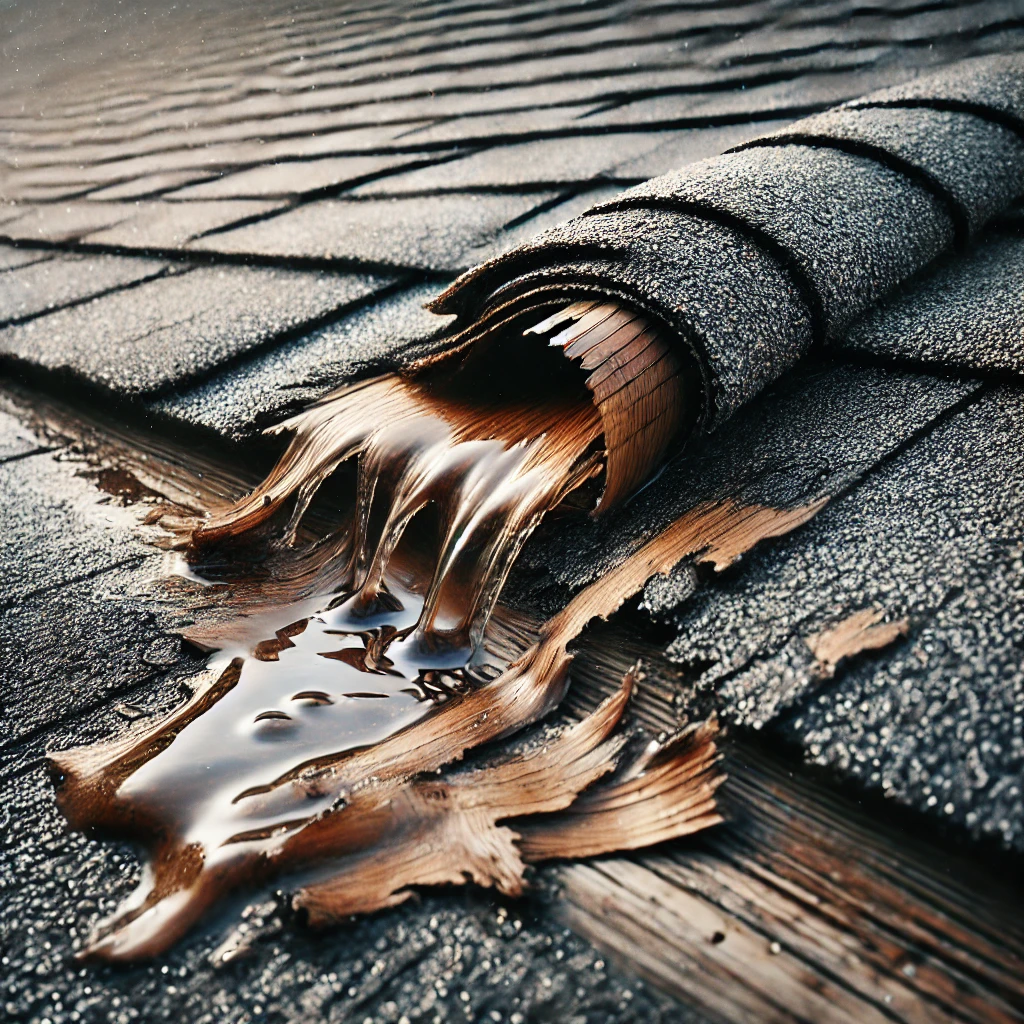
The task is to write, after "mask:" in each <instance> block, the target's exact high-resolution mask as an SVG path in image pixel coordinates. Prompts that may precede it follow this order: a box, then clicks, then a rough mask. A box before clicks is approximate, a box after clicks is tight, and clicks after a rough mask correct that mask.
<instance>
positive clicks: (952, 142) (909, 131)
mask: <svg viewBox="0 0 1024 1024" xmlns="http://www.w3.org/2000/svg"><path fill="white" fill-rule="evenodd" d="M787 142H794V143H807V144H812V145H813V144H817V145H842V144H844V143H846V144H850V145H852V146H853V149H854V151H855V152H856V151H858V150H859V151H861V152H862V153H863V154H864V155H865V156H869V157H872V156H875V155H877V156H878V158H879V159H881V160H883V161H884V160H886V159H889V160H892V161H894V162H895V165H896V169H897V170H901V171H902V170H904V168H906V169H907V170H912V171H916V172H919V173H920V175H921V179H919V180H920V181H923V183H925V185H926V187H929V188H932V189H934V191H935V193H936V194H937V195H938V196H939V197H940V198H942V199H943V200H944V201H945V202H947V203H948V204H949V205H950V206H951V207H952V212H953V213H954V217H955V220H956V221H957V224H958V226H960V225H961V224H962V226H963V235H964V236H969V235H973V234H975V233H976V232H977V231H979V230H980V229H981V228H982V227H984V225H985V224H986V223H987V222H988V221H989V220H990V219H991V218H992V216H993V215H995V214H996V213H998V212H999V211H1000V210H1001V209H1003V208H1004V207H1005V206H1006V205H1007V204H1008V203H1010V202H1011V201H1012V200H1013V199H1015V198H1016V197H1017V196H1018V195H1020V194H1021V192H1022V191H1024V140H1022V139H1021V138H1020V137H1019V136H1018V135H1016V134H1015V133H1014V132H1012V131H1010V130H1009V129H1008V128H1004V127H1003V126H1002V125H998V124H993V123H992V122H991V121H985V120H984V119H982V118H980V117H977V116H975V115H974V114H969V113H966V112H963V111H945V110H930V109H928V108H913V109H910V110H894V109H891V108H886V107H866V108H851V107H841V108H839V109H838V110H830V111H829V112H828V113H825V114H818V115H816V116H814V117H808V118H804V119H803V120H800V121H796V122H795V123H794V124H792V125H789V126H787V127H786V128H783V129H781V130H780V131H778V132H776V133H775V134H774V135H770V136H767V137H765V138H761V139H757V140H755V141H753V142H749V143H747V144H746V145H744V146H740V147H738V148H740V149H746V148H752V147H760V146H765V145H779V144H783V143H787ZM963 240H964V241H966V237H964V238H963Z"/></svg>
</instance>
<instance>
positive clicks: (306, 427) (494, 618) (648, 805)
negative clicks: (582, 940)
mask: <svg viewBox="0 0 1024 1024" xmlns="http://www.w3.org/2000/svg"><path fill="white" fill-rule="evenodd" d="M589 308H590V307H588V309H589ZM584 312H586V311H584ZM581 316H582V314H581ZM592 319H593V317H592ZM556 326H557V324H556ZM621 326H622V325H619V327H616V330H619V329H620V328H621ZM626 326H629V323H628V321H627V323H626ZM588 329H589V328H588ZM631 330H632V331H633V334H632V335H630V338H627V339H626V340H627V341H630V342H631V343H632V345H633V348H632V349H630V352H633V353H634V354H635V351H640V350H643V349H644V348H645V345H646V343H642V339H641V341H639V342H638V341H637V338H636V334H637V328H636V325H633V327H632V328H631ZM563 333H564V330H563ZM606 335H607V331H606ZM630 358H633V356H630ZM552 365H553V364H550V363H543V362H542V363H539V364H538V367H537V368H536V369H538V370H539V369H540V368H546V369H545V373H546V374H547V375H546V376H542V377H541V378H540V379H538V380H532V379H531V377H532V376H534V375H535V374H534V368H531V367H526V368H525V370H523V368H520V372H519V373H518V379H516V378H517V375H516V374H513V373H511V372H510V373H509V374H508V375H507V376H501V377H499V379H494V377H493V368H492V367H493V364H490V363H479V362H478V363H474V361H473V359H472V358H467V359H465V360H464V361H463V363H461V364H460V365H459V366H458V367H457V368H455V369H454V370H453V369H451V368H449V369H448V370H447V371H446V372H445V373H443V374H433V375H431V374H426V375H421V376H420V377H417V378H414V379H413V378H407V377H401V376H398V375H390V376H386V377H381V378H377V379H375V380H371V381H368V382H364V383H361V384H358V385H355V386H352V387H348V388H345V389H343V390H341V391H339V392H335V393H334V394H332V395H329V396H327V397H326V398H325V399H323V400H322V401H320V402H318V403H317V404H315V405H313V406H311V407H310V408H308V409H307V410H305V411H304V412H302V413H300V414H299V415H297V416H295V417H293V418H292V419H290V420H288V421H286V422H285V423H283V424H281V425H280V427H279V428H276V429H277V431H279V432H287V433H290V435H291V441H290V443H289V445H288V447H287V449H286V450H285V452H284V454H283V455H282V457H281V458H280V460H279V462H278V463H277V465H276V466H275V467H274V469H273V470H272V471H271V473H270V474H269V475H268V476H267V478H266V479H265V480H264V481H263V482H262V483H261V484H260V485H259V486H258V487H256V488H255V489H254V490H253V491H252V492H251V493H250V494H248V495H246V496H245V497H243V498H242V499H241V500H239V501H237V502H235V503H234V504H230V505H229V504H226V503H220V504H218V505H217V506H216V507H214V508H213V510H212V511H211V512H210V514H208V515H207V516H206V517H204V518H202V519H200V520H197V519H196V518H195V517H194V516H193V515H191V513H190V512H189V511H188V510H187V509H185V510H183V509H181V508H177V509H174V508H169V507H166V506H160V507H157V508H155V509H154V510H153V512H152V513H151V514H150V520H152V521H159V522H161V523H162V525H163V526H164V527H165V528H166V529H168V530H170V531H172V532H176V533H177V535H178V536H180V538H181V545H180V546H182V547H183V548H184V550H185V557H186V562H187V570H186V575H189V576H191V577H192V578H193V579H195V580H199V581H202V583H203V588H202V589H203V590H204V595H205V596H204V599H203V602H202V605H203V607H202V609H201V610H200V612H199V613H198V614H197V618H198V622H197V625H196V626H195V627H194V629H192V630H191V632H190V633H189V634H188V636H189V638H190V639H191V640H192V641H193V642H194V643H197V644H201V645H202V646H204V647H206V648H208V649H209V650H210V651H211V652H212V654H211V661H210V666H209V672H208V674H207V677H206V679H205V681H204V682H203V683H202V685H201V686H200V687H199V688H198V689H197V691H196V692H195V694H194V695H193V697H192V698H191V699H190V700H189V701H188V702H187V703H186V704H184V705H183V706H182V707H180V708H178V709H177V710H176V711H175V712H173V713H172V714H171V715H169V716H168V717H167V718H165V719H164V720H162V721H160V722H156V723H152V722H150V723H146V724H137V725H136V728H135V729H134V730H133V731H132V732H130V733H129V734H128V735H127V736H125V737H122V738H120V739H117V740H115V741H113V742H111V743H109V744H106V745H104V746H97V747H88V748H82V749H80V750H72V751H65V752H62V753H59V754H55V755H53V756H52V758H51V761H52V764H53V766H54V772H55V776H56V778H57V780H58V784H59V794H58V799H59V802H60V806H61V808H62V809H63V811H64V813H65V814H66V816H67V817H68V819H69V821H70V822H71V823H72V825H74V826H75V827H79V828H89V827H100V828H105V829H108V830H110V831H113V832H116V833H119V834H122V835H126V836H129V837H130V838H132V839H134V840H136V841H138V842H140V843H142V844H143V846H144V847H145V848H146V850H147V853H148V863H147V867H146V870H145V874H144V878H143V880H142V883H141V884H140V886H139V889H138V890H137V892H136V893H135V894H134V895H133V896H132V897H131V898H130V899H129V900H128V901H126V903H125V904H124V905H123V906H122V907H121V908H119V909H118V911H117V912H116V913H115V915H113V917H111V918H110V919H108V920H107V921H104V922H101V924H100V925H99V926H98V928H97V930H96V933H95V935H94V936H93V937H92V940H91V942H90V944H89V947H88V949H87V951H86V952H87V954H88V955H90V956H93V957H97V958H103V959H108V960H134V959H139V958H141V957H146V956H152V955H155V954H157V953H159V952H160V951H162V950H164V949H166V948H167V947H168V946H169V945H170V944H171V943H173V942H174V941H175V940H177V939H178V938H179V937H180V936H182V935H183V934H184V933H185V932H186V931H187V930H188V929H189V928H190V927H191V926H192V925H193V924H194V923H195V922H196V920H198V919H199V917H200V916H201V915H202V914H203V912H204V911H205V910H206V909H207V908H208V907H209V906H210V905H211V904H213V903H214V902H215V901H217V900H218V899H220V898H222V897H223V896H224V895H226V894H228V893H230V892H232V891H234V890H237V889H239V888H241V887H248V886H253V885H258V884H263V883H265V882H267V881H270V880H272V879H276V878H278V877H279V876H282V875H284V876H286V877H288V878H289V879H291V882H292V884H293V885H294V886H295V887H296V890H297V894H296V896H295V902H296V905H298V906H301V907H304V908H305V909H306V911H307V912H308V913H309V915H310V917H311V919H312V920H314V921H316V922H326V921H329V920H337V919H338V918H340V917H343V916H345V915H347V914H351V913H357V912H363V911H371V910H376V909H380V908H381V907H385V906H389V905H392V904H394V903H397V902H400V901H401V900H403V899H406V898H407V897H408V896H409V894H410V892H411V891H412V889H411V887H413V886H417V885H430V884H445V883H462V882H464V881H465V880H466V879H467V878H471V879H473V880H475V881H476V882H478V883H479V884H482V885H493V886H496V887H497V888H499V889H500V890H501V891H503V892H506V893H510V894H516V893H518V892H520V891H521V889H522V887H523V884H524V882H523V877H524V871H525V865H526V863H527V862H530V861H535V860H541V859H547V858H550V857H563V856H574V855H590V854H592V853H595V852H603V851H606V850H613V849H622V848H631V847H634V846H637V845H647V844H649V843H651V842H658V841H660V840H662V839H665V838H669V837H672V836H678V835H682V834H685V833H687V832H689V831H693V830H695V829H696V828H701V827H706V826H707V825H708V824H711V823H713V822H714V821H716V820H718V819H717V815H716V813H715V811H714V797H713V794H714V789H715V786H716V785H717V778H716V776H715V772H714V764H715V761H716V752H715V746H714V741H713V731H714V730H713V729H712V728H710V727H707V728H704V729H698V730H691V731H690V732H688V733H686V734H685V735H682V736H678V737H672V738H670V739H669V741H668V742H667V743H666V744H663V745H661V746H658V745H654V746H650V747H646V748H642V749H641V748H638V747H636V745H635V744H631V743H629V742H627V737H626V735H625V734H623V733H622V732H621V730H617V726H618V725H619V723H620V720H621V718H622V715H623V712H624V710H625V708H626V705H627V702H628V699H629V696H630V693H631V692H632V689H633V686H634V680H633V678H632V676H627V678H626V679H625V680H624V681H623V683H622V685H621V687H620V688H619V689H618V690H617V691H616V692H615V693H613V695H612V696H610V697H609V698H608V699H607V700H605V701H604V703H603V704H601V706H600V707H598V708H597V710H596V711H594V712H593V713H592V714H590V715H588V716H586V717H585V718H584V719H583V720H582V721H581V722H579V723H578V724H575V725H565V726H563V727H561V728H557V729H554V731H552V730H551V729H546V730H544V729H542V730H541V731H540V732H537V730H536V729H533V730H531V729H529V728H528V727H531V726H533V725H534V724H535V723H537V722H538V721H539V720H540V719H541V718H543V717H544V716H545V715H546V714H547V713H548V712H549V711H551V710H552V709H553V708H555V707H556V706H557V705H558V704H559V702H560V701H561V699H562V696H563V695H564V693H565V687H566V685H567V681H568V668H569V663H570V661H571V654H570V652H569V650H568V645H569V643H570V642H571V641H572V640H573V639H574V638H575V637H576V636H578V635H579V633H580V632H581V631H582V630H583V629H584V628H585V626H586V625H587V623H588V622H589V621H591V620H592V619H593V618H595V617H598V618H602V617H607V616H608V615H610V614H611V613H612V612H614V611H615V610H616V609H617V608H618V606H619V605H620V604H621V602H622V601H623V600H624V599H625V598H626V597H628V596H629V595H630V594H632V593H635V592H636V590H638V589H639V588H640V587H641V586H642V585H643V583H644V581H645V580H646V579H647V578H648V577H649V576H650V575H651V574H652V573H654V572H659V571H666V570H667V569H668V568H671V566H672V565H673V564H675V562H677V561H678V560H679V559H680V558H681V557H684V556H685V555H686V554H692V553H695V552H697V551H700V550H704V549H705V548H706V547H707V544H706V543H703V541H702V537H703V535H702V534H701V533H700V530H699V529H698V530H697V531H696V532H695V531H694V528H692V527H688V528H687V529H683V530H681V531H680V530H676V531H675V532H673V531H672V530H669V531H667V532H666V534H664V535H662V537H661V538H656V539H655V541H652V542H650V544H648V545H647V546H646V547H645V548H643V549H642V550H641V551H640V552H638V553H637V555H636V556H634V557H633V558H632V559H628V560H627V562H626V563H625V564H624V565H623V566H622V567H621V568H620V569H619V570H616V572H614V573H612V574H610V576H609V577H606V579H605V580H603V581H600V582H599V583H598V584H595V585H593V586H592V587H590V588H588V589H587V590H586V591H584V592H583V593H581V594H580V595H578V597H577V598H576V599H575V600H574V601H573V602H572V603H571V604H570V605H569V606H567V608H566V609H565V610H564V611H563V612H562V613H561V614H560V615H558V616H556V617H555V618H554V619H552V620H550V621H549V622H547V623H544V624H542V625H538V624H535V623H530V622H528V621H527V620H525V619H523V618H521V617H516V616H513V615H512V614H511V613H509V612H507V611H505V610H503V609H498V610H497V611H496V610H495V609H496V601H497V598H498V595H499V593H500V591H501V588H502V585H503V583H504V581H505V578H506V576H507V574H508V572H509V569H510V567H511V565H512V563H513V561H514V559H515V557H516V555H517V554H518V552H519V550H520V549H521V547H522V545H523V544H524V543H525V541H526V540H527V538H528V537H529V536H530V534H531V533H532V532H533V531H534V530H535V529H536V528H537V526H538V524H539V523H540V521H541V519H542V517H544V516H545V515H546V514H550V513H551V512H552V510H556V509H560V510H561V514H580V512H581V511H582V510H586V509H593V508H594V507H595V505H597V504H598V502H599V501H600V496H601V494H602V488H604V487H605V486H606V485H607V483H608V477H607V464H606V458H605V454H606V453H605V451H604V449H603V448H602V444H603V441H604V438H605V431H604V429H603V427H602V421H601V416H600V414H599V410H598V407H597V406H595V403H594V401H593V400H592V399H591V397H590V396H589V395H588V393H587V392H586V390H585V389H584V388H583V386H582V383H581V381H579V380H577V379H575V378H572V380H573V383H572V385H571V386H569V385H567V383H566V380H567V379H568V378H565V377H564V376H562V375H561V373H560V371H558V370H557V369H556V370H554V371H552V372H550V373H547V369H550V367H551V366H552ZM566 365H568V363H566ZM563 369H564V368H563ZM659 372H660V371H659ZM524 382H525V383H526V384H528V386H526V387H524ZM346 473H347V474H348V475H347V477H346V475H345V474H346ZM346 484H347V496H346V486H345V485H346ZM726 532H728V530H726ZM695 545H696V546H695ZM497 740H502V741H503V742H502V743H501V744H496V743H495V741H497ZM464 759H466V763H465V764H461V765H460V762H462V761H463V760H464Z"/></svg>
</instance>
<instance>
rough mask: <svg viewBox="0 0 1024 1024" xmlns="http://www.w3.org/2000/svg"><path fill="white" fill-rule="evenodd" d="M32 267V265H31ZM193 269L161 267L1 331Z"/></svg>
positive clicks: (16, 320) (16, 319) (6, 323)
mask: <svg viewBox="0 0 1024 1024" xmlns="http://www.w3.org/2000/svg"><path fill="white" fill-rule="evenodd" d="M30 266H31V264H30ZM192 269H194V268H192V267H184V268H182V269H177V268H174V267H161V268H160V269H159V270H156V271H154V272H153V273H152V274H147V275H146V276H145V277H140V278H138V279H137V280H135V281H126V282H125V283H124V284H115V285H111V286H110V287H109V288H103V289H101V290H100V291H96V292H90V293H89V294H88V295H83V296H80V297H79V298H75V299H68V301H67V302H58V303H55V304H54V305H52V306H47V307H46V308H45V309H40V310H37V311H36V312H34V313H26V314H24V315H23V316H12V317H10V318H9V319H7V320H0V330H3V329H4V328H7V327H19V326H21V325H22V324H27V323H31V322H32V321H33V320H38V319H40V318H41V317H45V316H49V315H50V314H51V313H59V312H61V310H65V309H74V308H75V307H76V306H86V305H88V304H89V303H90V302H95V301H97V300H99V299H104V298H106V297H107V296H108V295H117V294H119V293H120V292H130V291H134V290H135V289H136V288H140V287H141V286H142V285H144V284H150V283H151V282H153V281H159V280H160V279H161V278H163V277H171V276H175V277H177V276H180V275H182V274H187V273H188V272H189V271H190V270H192Z"/></svg>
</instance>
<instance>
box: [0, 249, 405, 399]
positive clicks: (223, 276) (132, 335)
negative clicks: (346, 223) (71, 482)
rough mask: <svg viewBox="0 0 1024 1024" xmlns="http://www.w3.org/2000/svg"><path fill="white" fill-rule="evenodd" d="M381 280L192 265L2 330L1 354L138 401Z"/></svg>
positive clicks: (338, 306)
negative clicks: (176, 272) (171, 274)
mask: <svg viewBox="0 0 1024 1024" xmlns="http://www.w3.org/2000/svg"><path fill="white" fill-rule="evenodd" d="M384 283H385V282H384V281H383V280H382V279H381V278H377V277H371V276H359V275H351V274H344V275H339V274H326V273H313V272H305V271H292V270H275V269H270V268H260V267H233V266H229V267H196V268H194V269H192V270H187V271H185V272H182V273H178V274H176V275H174V276H171V277H166V278H162V279H157V280H154V281H149V282H146V283H144V284H141V285H139V286H138V287H137V288H133V289H130V290H128V291H120V292H113V293H112V294H110V295H106V296H104V297H102V298H98V299H94V300H92V301H90V302H88V303H86V304H84V305H80V306H75V307H73V308H70V309H65V310H58V311H57V312H55V313H50V314H49V315H47V316H42V317H37V318H36V319H35V320H30V321H29V322H28V323H26V324H21V325H17V326H12V327H7V328H4V329H2V330H0V357H6V358H7V359H14V360H17V361H19V362H21V363H25V364H29V365H31V366H32V367H35V368H46V369H50V370H59V371H63V372H68V373H70V374H73V375H75V376H78V377H80V378H83V379H84V380H86V381H88V382H90V383H92V384H98V385H101V386H104V387H108V388H111V389H112V390H114V391H116V392H118V393H119V394H121V395H139V394H145V393H147V392H152V391H155V390H160V389H165V388H168V387H171V386H173V385H179V384H182V383H183V382H185V381H187V380H190V379H192V378H194V377H196V376H197V375H198V374H201V373H204V372H208V371H209V370H211V369H213V368H214V367H215V366H217V364H218V363H221V362H223V361H224V360H225V359H230V358H233V357H235V356H238V355H240V354H241V353H244V352H246V351H249V350H252V349H255V348H258V347H259V346H261V345H266V344H268V343H270V342H272V341H274V340H275V339H276V338H278V337H279V336H280V335H282V334H284V333H285V332H289V331H293V330H296V329H299V328H301V327H302V326H303V325H306V324H310V325H311V322H313V321H316V320H318V319H321V318H323V317H326V316H329V315H331V314H333V313H335V312H338V311H340V310H342V309H343V308H344V307H345V306H347V305H349V304H350V303H353V302H356V301H359V300H360V299H364V298H366V297H367V296H368V295H371V294H372V293H373V292H374V291H375V290H376V289H378V288H380V287H382V286H383V284H384Z"/></svg>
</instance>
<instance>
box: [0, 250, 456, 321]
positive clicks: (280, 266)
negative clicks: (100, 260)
mask: <svg viewBox="0 0 1024 1024" xmlns="http://www.w3.org/2000/svg"><path fill="white" fill-rule="evenodd" d="M0 245H9V246H12V247H13V248H15V249H30V248H31V249H47V250H50V251H52V252H55V253H62V252H66V253H83V254H85V255H91V256H127V257H137V258H140V259H160V260H169V261H172V262H174V263H180V264H186V265H189V264H191V265H193V266H211V265H212V266H217V265H225V266H244V267H266V268H269V269H272V270H308V271H317V272H328V273H332V274H337V273H346V274H370V275H372V274H377V275H385V276H390V275H393V274H406V275H409V276H410V277H418V278H419V279H420V280H421V281H427V282H431V281H432V282H437V283H438V284H445V283H447V282H449V281H451V279H452V277H453V274H452V273H451V272H448V271H441V270H433V269H431V268H430V267H417V266H410V265H408V264H404V263H378V262H371V261H369V260H358V259H349V258H344V257H333V256H332V257H331V258H329V259H328V258H318V257H315V256H273V255H267V254H266V253H258V252H249V253H246V252H238V253H236V252H222V251H220V250H218V249H198V248H197V249H173V248H166V247H159V246H140V247H139V248H135V247H133V246H127V245H112V244H110V243H108V242H54V241H49V240H43V239H37V238H19V237H17V236H15V235H3V234H0ZM182 272H184V271H182ZM49 312H53V311H52V310H50V311H49Z"/></svg>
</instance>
